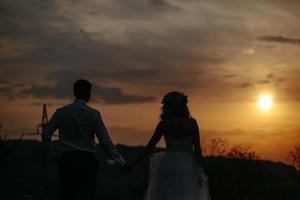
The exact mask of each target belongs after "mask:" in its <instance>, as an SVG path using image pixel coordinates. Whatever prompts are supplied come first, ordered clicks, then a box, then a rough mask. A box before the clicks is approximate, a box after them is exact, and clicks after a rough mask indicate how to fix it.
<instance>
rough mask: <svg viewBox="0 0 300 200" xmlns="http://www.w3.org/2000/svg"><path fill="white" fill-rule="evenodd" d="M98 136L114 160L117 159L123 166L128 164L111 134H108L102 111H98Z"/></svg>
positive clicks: (96, 126)
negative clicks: (112, 139)
mask: <svg viewBox="0 0 300 200" xmlns="http://www.w3.org/2000/svg"><path fill="white" fill-rule="evenodd" d="M95 128H96V130H95V131H96V136H97V138H98V140H99V142H100V143H101V144H102V146H103V147H104V149H105V150H106V151H107V153H108V154H109V155H110V156H111V157H112V158H113V160H114V161H116V162H117V163H118V164H120V165H121V166H124V165H125V164H126V161H125V160H124V159H123V157H122V156H121V154H120V153H119V151H118V150H117V148H116V147H115V145H114V144H113V142H112V141H111V138H110V136H109V135H108V132H107V129H106V127H105V125H104V122H103V120H102V117H101V115H100V113H99V112H98V113H97V116H96V125H95Z"/></svg>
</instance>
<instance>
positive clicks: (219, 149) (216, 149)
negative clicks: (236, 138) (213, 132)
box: [204, 138, 228, 157]
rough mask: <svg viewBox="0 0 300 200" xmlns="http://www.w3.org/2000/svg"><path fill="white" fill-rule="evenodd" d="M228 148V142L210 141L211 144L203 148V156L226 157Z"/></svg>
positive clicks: (219, 139) (220, 140) (218, 139)
mask: <svg viewBox="0 0 300 200" xmlns="http://www.w3.org/2000/svg"><path fill="white" fill-rule="evenodd" d="M227 148H228V142H227V141H225V140H223V139H221V138H216V139H212V140H211V143H210V144H209V145H207V146H206V147H205V148H204V154H205V155H208V156H224V157H225V156H226V154H227Z"/></svg>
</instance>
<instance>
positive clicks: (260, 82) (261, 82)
mask: <svg viewBox="0 0 300 200" xmlns="http://www.w3.org/2000/svg"><path fill="white" fill-rule="evenodd" d="M269 83H270V81H269V80H260V81H258V84H261V85H263V84H269Z"/></svg>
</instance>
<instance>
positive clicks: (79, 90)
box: [73, 79, 92, 102]
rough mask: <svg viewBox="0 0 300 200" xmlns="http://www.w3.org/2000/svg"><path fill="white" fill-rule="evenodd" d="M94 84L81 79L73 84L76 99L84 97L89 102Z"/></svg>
mask: <svg viewBox="0 0 300 200" xmlns="http://www.w3.org/2000/svg"><path fill="white" fill-rule="evenodd" d="M91 89H92V84H91V83H90V82H88V81H87V80H84V79H80V80H78V81H76V82H75V83H74V85H73V93H74V96H75V97H76V99H82V100H84V101H86V102H88V101H89V100H90V98H91Z"/></svg>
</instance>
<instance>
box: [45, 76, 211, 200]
mask: <svg viewBox="0 0 300 200" xmlns="http://www.w3.org/2000/svg"><path fill="white" fill-rule="evenodd" d="M91 89H92V85H91V83H89V82H88V81H86V80H78V81H76V82H75V84H74V86H73V92H74V95H75V101H74V102H73V103H72V104H69V105H67V106H64V107H62V108H59V109H57V110H56V112H55V113H54V115H53V116H52V118H51V120H50V121H49V123H48V124H47V126H46V127H45V129H44V131H43V133H42V139H43V141H44V143H45V147H47V149H48V152H49V153H50V154H51V153H52V152H53V148H52V143H51V137H52V134H53V133H54V132H55V130H56V129H58V130H59V145H60V147H59V149H60V152H61V155H60V156H59V161H58V169H59V170H58V171H59V193H60V199H64V200H66V199H80V200H92V199H94V198H95V193H96V183H97V161H96V159H95V152H96V145H95V141H94V136H95V135H96V136H97V138H98V140H99V142H100V143H101V145H102V146H103V147H104V149H105V150H106V151H107V153H108V154H109V155H110V156H111V157H112V159H113V160H114V161H115V162H116V163H118V164H119V165H120V167H121V169H123V170H124V171H125V172H128V173H129V172H130V171H132V170H133V169H134V167H135V166H136V165H138V164H139V163H140V161H142V160H143V159H144V158H145V157H146V156H147V155H148V154H149V153H150V152H151V150H152V149H153V148H154V147H155V145H156V144H157V143H158V142H159V140H160V139H161V137H162V136H164V139H165V142H166V150H165V151H164V152H161V153H157V154H155V155H154V156H153V157H152V158H151V162H150V170H149V180H148V188H147V190H146V193H145V195H144V200H209V199H210V197H209V193H208V184H207V179H206V176H205V174H204V173H203V170H202V155H201V149H200V136H199V128H198V125H197V122H196V120H195V119H194V118H192V117H191V116H190V113H189V110H188V107H187V103H188V100H187V96H185V95H184V94H183V93H180V92H170V93H167V94H166V95H165V96H164V97H163V100H162V104H163V106H162V114H161V116H160V117H161V120H160V122H159V123H158V125H157V126H156V129H155V132H154V134H153V136H152V137H151V139H150V141H149V143H148V144H147V146H146V148H145V149H144V150H143V152H142V153H141V155H140V156H139V157H138V158H137V159H136V161H135V162H133V163H132V164H127V162H126V161H125V160H124V159H123V158H122V156H121V154H120V153H119V152H118V150H117V149H116V147H115V146H114V144H113V143H112V141H111V139H110V137H109V135H108V133H107V130H106V128H105V125H104V123H103V121H102V118H101V115H100V113H99V112H98V111H97V110H95V109H93V108H91V107H90V106H88V105H87V102H88V101H89V100H90V97H91Z"/></svg>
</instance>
